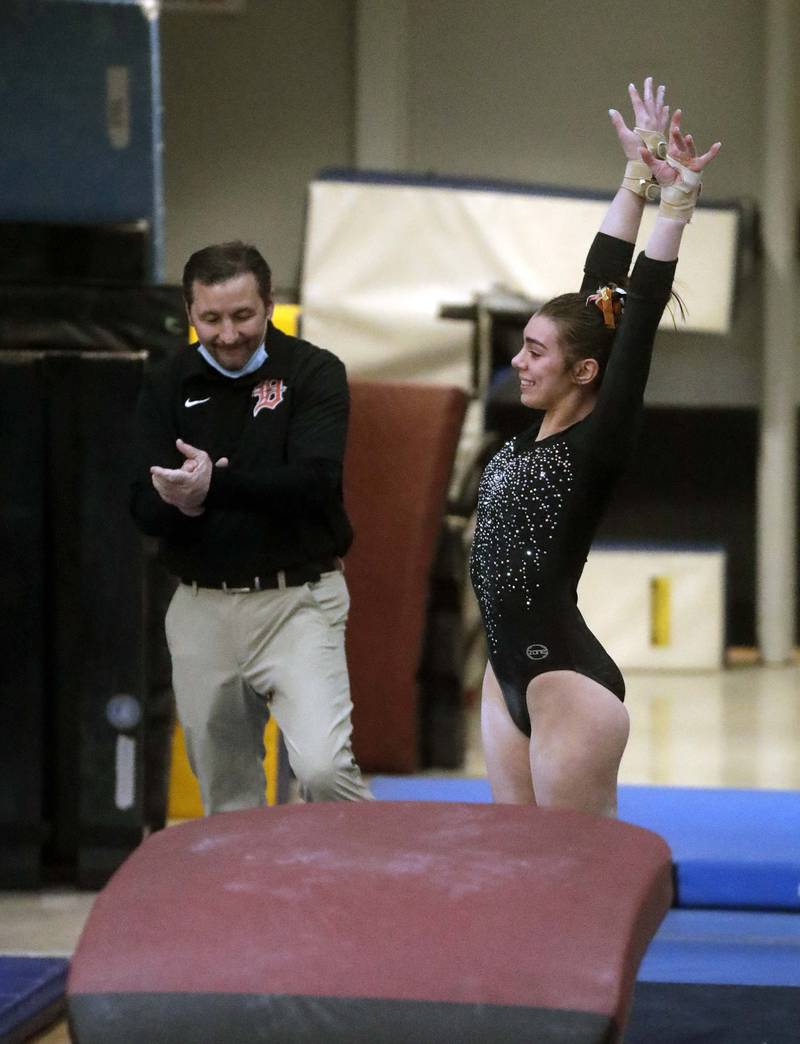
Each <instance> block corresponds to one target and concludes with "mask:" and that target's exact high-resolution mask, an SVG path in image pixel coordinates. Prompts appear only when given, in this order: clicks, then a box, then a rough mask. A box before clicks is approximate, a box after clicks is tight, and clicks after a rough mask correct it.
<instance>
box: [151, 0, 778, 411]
mask: <svg viewBox="0 0 800 1044" xmlns="http://www.w3.org/2000/svg"><path fill="white" fill-rule="evenodd" d="M363 2H365V3H370V4H381V3H389V4H392V3H399V2H402V0H363ZM406 2H407V4H408V21H407V24H408V40H407V46H408V58H407V60H408V72H409V81H408V92H407V97H408V127H407V134H408V144H407V147H408V155H409V161H410V162H409V166H410V169H412V170H414V171H417V172H422V171H428V170H431V171H435V172H437V173H439V174H459V175H474V176H479V177H486V178H511V179H519V180H524V181H534V182H544V183H556V184H559V185H569V186H573V187H576V188H589V189H611V188H613V187H614V186H615V184H616V183H618V179H619V173H620V163H619V157H618V153H617V151H616V150H617V146H616V144H615V142H614V139H613V135H612V134H611V131H610V125H609V124H608V122H607V120H608V117H607V115H606V110H607V109H608V107H609V106H610V105H614V106H615V107H617V108H619V109H621V111H623V112H626V111H627V109H626V107H627V95H626V84H627V83H628V81H629V80H631V79H634V80H636V81H638V82H641V80H642V78H643V77H644V75H645V74H646V73H648V72H650V71H652V72H653V73H654V74H655V75H656V76H657V77H658V78H659V79H663V80H664V81H666V82H667V83H668V84H669V85H670V88H671V92H670V97H671V98H672V100H673V101H676V102H679V103H680V104H681V106H682V107H683V109H684V110H685V113H686V121H685V123H686V126H687V127H690V128H691V129H692V131H693V132H694V133H695V135H696V137H697V140H698V142H699V143H700V144H701V145H705V144H707V143H710V141H711V140H712V139H714V138H717V137H719V138H721V139H722V141H723V143H724V150H723V153H722V155H721V156H720V159H719V160H718V161H717V164H716V165H715V167H714V168H713V170H712V171H710V172H709V175H708V178H707V187H706V193H707V198H708V199H717V200H727V199H731V198H740V197H751V198H754V199H756V200H757V199H758V197H759V196H760V194H761V193H762V192H763V191H764V187H763V186H762V185H761V178H760V171H761V165H762V158H761V157H762V150H763V148H764V146H765V143H764V142H763V140H762V131H761V114H762V107H763V88H762V80H763V60H764V32H763V19H764V9H765V6H766V5H765V4H763V3H762V2H760V0H662V2H661V3H659V4H658V5H656V6H655V7H654V6H653V5H648V4H642V3H641V0H617V2H616V3H615V4H613V5H611V6H610V7H609V6H606V7H603V6H598V5H597V4H596V3H588V2H587V3H568V2H560V0H406ZM356 15H357V7H356V2H355V0H248V2H247V5H246V8H245V10H244V11H243V12H242V13H240V14H237V15H231V16H213V15H186V14H177V13H175V14H167V15H164V16H162V38H163V49H164V50H163V56H164V102H165V139H166V148H167V151H166V203H167V270H168V277H169V278H171V279H177V278H178V276H179V274H180V269H181V266H182V264H183V261H184V259H185V257H186V255H187V254H188V253H189V252H190V250H192V249H194V248H196V247H197V246H200V245H203V244H205V243H206V242H210V241H213V240H219V239H223V238H230V237H233V236H245V237H247V238H250V239H252V240H254V241H255V242H256V243H257V244H258V245H259V246H260V247H262V249H263V250H264V253H265V254H266V256H267V257H268V259H269V260H270V262H271V263H272V265H273V267H274V270H275V277H276V282H277V284H278V285H279V286H285V287H293V286H296V284H297V279H298V270H299V259H300V252H301V242H302V230H303V204H304V194H305V186H306V184H307V182H308V180H309V179H310V178H311V177H312V176H313V175H314V173H315V172H316V171H318V170H319V169H320V168H322V167H324V166H327V165H348V164H350V163H352V161H353V160H352V158H353V156H354V154H355V151H354V142H353V133H354V131H353V128H354V98H355V89H356V85H355V83H354V70H355V67H356V64H355V55H354V36H355V34H354V24H355V18H356ZM387 35H388V34H387ZM386 46H387V47H388V48H391V46H392V41H391V39H387V40H386ZM688 234H689V235H691V229H690V230H689V233H688ZM759 312H760V290H759V287H758V284H757V281H753V280H749V281H746V282H745V283H743V287H742V293H741V296H740V301H739V307H738V309H737V320H736V325H735V329H734V332H733V334H732V335H731V336H730V337H727V338H718V337H701V336H692V335H688V334H681V335H675V336H672V337H671V336H669V335H664V336H661V337H660V343H659V347H658V350H657V361H656V366H655V367H654V371H653V377H652V381H651V386H650V390H649V399H650V401H651V402H661V403H687V404H691V403H695V404H701V403H702V404H715V403H716V404H731V405H742V404H755V403H756V402H758V398H759V391H760V380H759V372H760V351H761V337H760V316H759Z"/></svg>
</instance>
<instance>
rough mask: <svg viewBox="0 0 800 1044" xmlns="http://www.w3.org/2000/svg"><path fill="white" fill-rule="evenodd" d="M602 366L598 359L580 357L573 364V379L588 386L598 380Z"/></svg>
mask: <svg viewBox="0 0 800 1044" xmlns="http://www.w3.org/2000/svg"><path fill="white" fill-rule="evenodd" d="M599 372H600V366H599V364H598V362H597V359H592V358H591V357H590V358H588V359H579V360H578V361H577V362H576V363H574V364H573V366H572V379H573V381H574V382H575V383H576V384H581V385H584V386H588V385H590V384H591V383H592V381H594V380H596V378H597V375H598V373H599Z"/></svg>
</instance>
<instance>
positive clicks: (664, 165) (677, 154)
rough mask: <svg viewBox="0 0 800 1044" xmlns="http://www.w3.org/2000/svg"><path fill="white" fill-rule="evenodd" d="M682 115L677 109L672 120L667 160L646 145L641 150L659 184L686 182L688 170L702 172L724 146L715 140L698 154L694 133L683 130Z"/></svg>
mask: <svg viewBox="0 0 800 1044" xmlns="http://www.w3.org/2000/svg"><path fill="white" fill-rule="evenodd" d="M681 115H682V113H681V110H680V109H676V110H675V114H674V115H673V117H672V120H671V121H670V127H669V144H668V149H667V159H666V160H660V159H658V158H657V157H655V156H653V154H652V153H651V152H649V151H648V150H647V149H646V148H644V147H642V148H641V149H640V150H639V154H640V156H641V159H642V160H643V161H644V162H645V163H646V164H647V166H648V167H649V168H650V169H651V170H652V172H653V176H654V177H655V179H656V181H657V182H658V183H659V185H681V184H684V183H685V182H686V180H687V176H686V173H685V172H686V171H690V172H692V173H694V174H701V173H702V172H703V170H704V169H705V167H706V166H708V164H709V163H711V161H712V160H713V159H714V158H715V156H716V155H717V153H718V152H719V150H720V149H721V148H722V142H719V141H715V142H714V144H713V145H712V146H711V148H710V149H708V151H707V152H704V153H703V154H702V156H698V155H697V149H696V147H695V144H694V138H693V137H692V135H691V134H684V133H683V132H682V131H681ZM690 176H691V175H690Z"/></svg>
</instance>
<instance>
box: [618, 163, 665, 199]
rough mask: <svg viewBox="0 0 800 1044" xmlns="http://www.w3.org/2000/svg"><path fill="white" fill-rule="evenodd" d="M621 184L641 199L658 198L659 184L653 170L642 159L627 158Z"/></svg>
mask: <svg viewBox="0 0 800 1044" xmlns="http://www.w3.org/2000/svg"><path fill="white" fill-rule="evenodd" d="M622 184H623V186H624V187H625V188H626V189H630V191H631V192H635V193H636V195H637V196H641V197H642V199H658V193H659V186H658V182H657V181H656V180H655V179H654V178H653V172H652V171H651V170H650V168H649V167H648V166H647V164H646V163H644V162H643V161H642V160H628V162H627V164H626V166H625V177H624V178H623V179H622Z"/></svg>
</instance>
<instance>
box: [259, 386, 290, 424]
mask: <svg viewBox="0 0 800 1044" xmlns="http://www.w3.org/2000/svg"><path fill="white" fill-rule="evenodd" d="M285 391H286V385H285V384H284V383H283V379H282V378H281V377H276V378H274V379H273V380H270V381H262V382H261V384H257V385H256V386H255V388H253V398H254V399H255V400H256V404H255V406H254V407H253V416H254V417H255V416H256V415H257V414H258V411H259V410H274V409H275V408H276V407H277V406H280V404H281V403H282V402H283V393H284V392H285Z"/></svg>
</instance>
